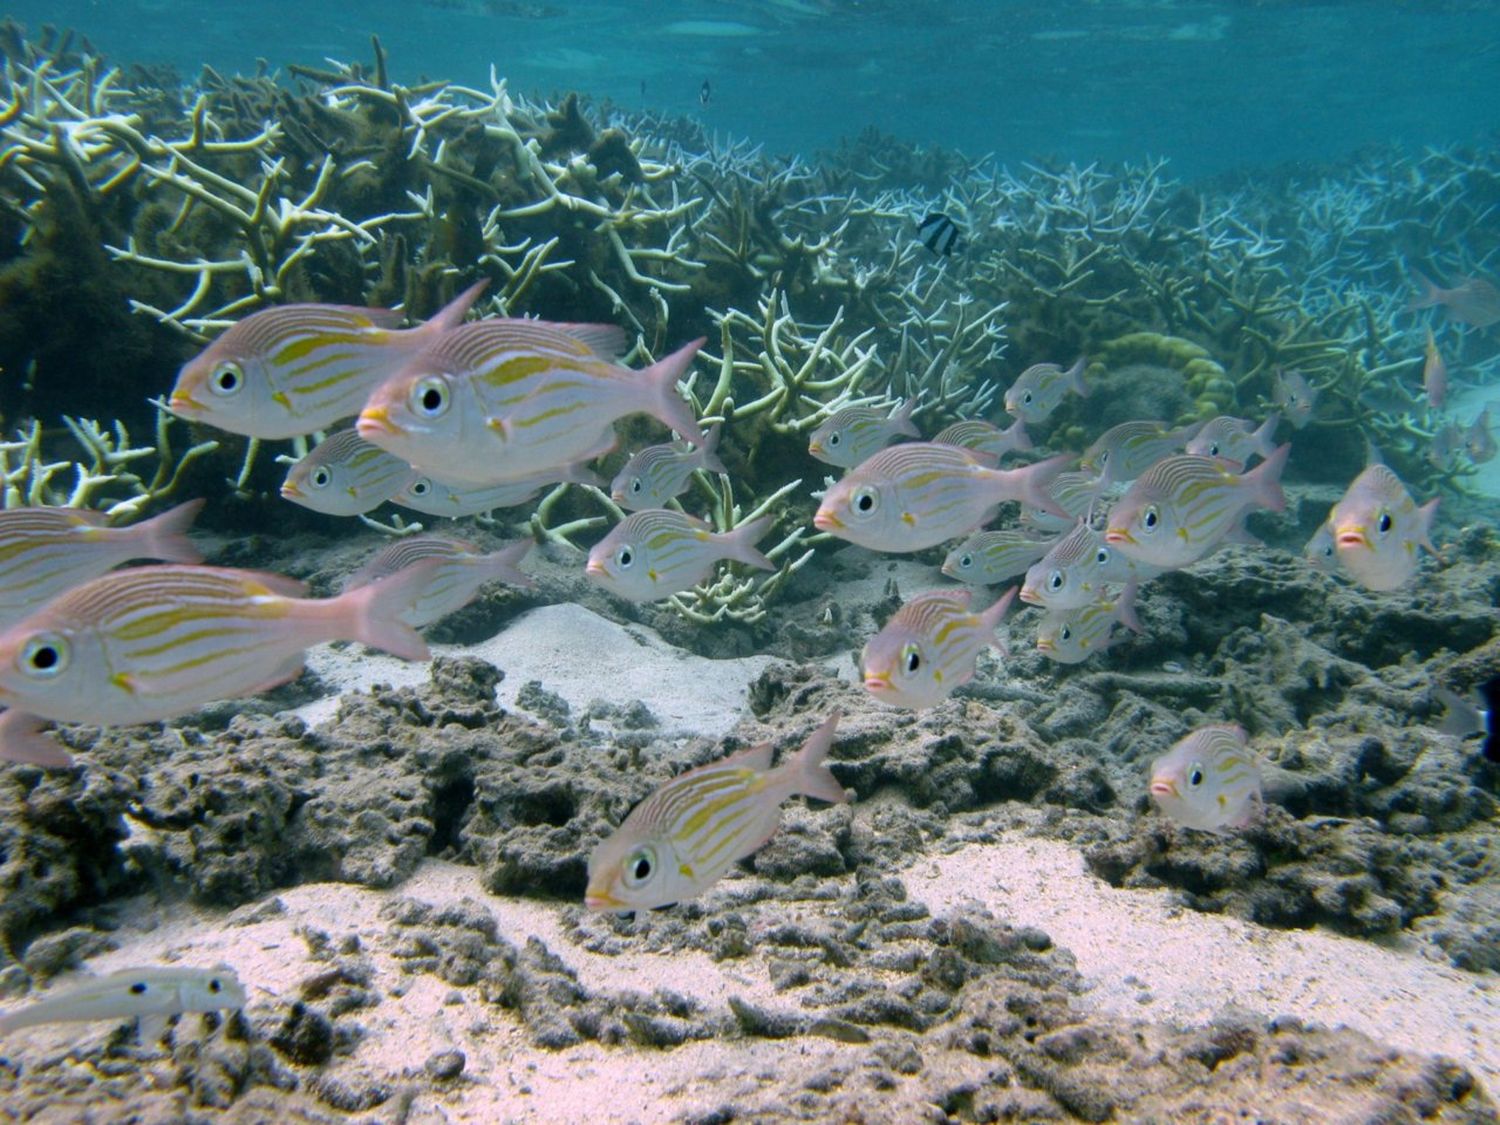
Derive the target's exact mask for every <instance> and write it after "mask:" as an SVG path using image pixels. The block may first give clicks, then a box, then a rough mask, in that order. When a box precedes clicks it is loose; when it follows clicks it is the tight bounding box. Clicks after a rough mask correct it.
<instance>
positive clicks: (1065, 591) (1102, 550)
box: [1021, 520, 1161, 610]
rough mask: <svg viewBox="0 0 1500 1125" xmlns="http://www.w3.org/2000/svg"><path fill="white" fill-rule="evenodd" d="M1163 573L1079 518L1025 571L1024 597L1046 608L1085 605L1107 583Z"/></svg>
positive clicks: (1095, 598)
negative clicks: (1116, 547) (1113, 544)
mask: <svg viewBox="0 0 1500 1125" xmlns="http://www.w3.org/2000/svg"><path fill="white" fill-rule="evenodd" d="M1160 573H1161V571H1160V570H1158V569H1157V568H1156V567H1154V566H1149V565H1147V564H1146V563H1139V562H1136V561H1135V560H1134V559H1131V558H1129V557H1127V556H1125V555H1122V554H1120V553H1119V552H1118V551H1116V550H1114V549H1113V548H1111V547H1110V546H1109V544H1108V543H1106V542H1105V541H1104V535H1103V534H1102V533H1101V532H1098V531H1095V530H1094V529H1093V528H1092V527H1090V526H1089V525H1088V524H1087V523H1085V522H1084V521H1082V520H1080V521H1079V522H1078V525H1077V526H1076V527H1075V528H1073V530H1072V531H1070V532H1068V534H1067V535H1065V536H1063V537H1062V538H1061V539H1059V540H1058V541H1057V542H1056V543H1054V544H1053V545H1052V547H1051V548H1050V549H1049V550H1048V551H1047V553H1046V554H1045V555H1044V556H1042V558H1041V559H1040V560H1039V561H1038V562H1037V563H1035V564H1034V565H1033V566H1031V567H1030V568H1029V569H1028V570H1027V571H1026V580H1025V581H1024V582H1023V583H1022V584H1021V600H1022V601H1023V602H1026V603H1027V604H1028V605H1036V606H1041V607H1042V608H1043V609H1058V610H1063V609H1082V608H1084V607H1085V606H1087V605H1090V604H1092V603H1093V602H1096V601H1098V600H1099V598H1100V597H1102V596H1103V595H1104V593H1105V587H1106V586H1109V585H1116V586H1123V585H1124V584H1125V583H1127V582H1137V583H1139V582H1144V581H1146V580H1147V579H1150V578H1155V577H1156V576H1157V575H1159V574H1160Z"/></svg>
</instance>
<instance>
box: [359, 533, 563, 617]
mask: <svg viewBox="0 0 1500 1125" xmlns="http://www.w3.org/2000/svg"><path fill="white" fill-rule="evenodd" d="M529 550H531V540H530V539H522V540H520V541H518V542H515V543H509V544H507V545H506V546H504V547H501V548H500V549H499V550H496V551H490V552H485V551H481V550H480V549H479V548H478V547H476V546H475V545H474V544H472V543H468V542H465V541H464V540H462V539H446V538H443V537H441V536H437V535H414V536H409V537H407V538H404V539H398V540H396V542H394V543H392V544H391V545H390V546H388V547H386V548H385V549H384V550H383V551H380V552H378V553H377V554H376V555H375V557H374V558H372V559H371V560H370V561H369V562H367V563H365V565H364V566H362V567H360V569H359V570H357V571H355V572H354V573H353V574H351V575H350V576H349V578H348V579H347V580H345V582H344V589H345V590H357V589H359V588H360V587H361V586H368V585H370V584H372V583H376V582H386V581H388V580H390V579H391V578H393V577H395V576H396V575H399V574H400V573H401V572H402V571H404V570H407V569H408V568H410V567H414V566H421V565H422V564H424V563H427V562H429V561H433V560H435V562H434V565H433V566H431V567H429V568H428V574H427V580H426V581H425V582H424V583H421V584H420V585H418V586H416V587H414V588H412V589H411V590H410V591H409V593H408V607H407V608H406V609H405V610H403V611H402V613H401V619H402V620H403V621H405V622H406V623H407V624H408V625H410V626H411V627H412V628H413V629H422V628H425V627H426V626H428V625H431V624H432V623H433V622H434V621H437V620H438V619H440V618H443V617H446V616H448V614H450V613H453V612H454V611H455V610H459V609H462V608H463V607H464V606H466V605H468V604H469V603H470V602H471V601H473V600H474V599H475V598H476V597H478V596H479V591H480V589H482V588H483V587H484V586H485V585H487V584H488V583H490V582H505V583H507V584H509V585H511V586H523V587H530V586H533V585H535V583H533V582H532V581H531V579H530V578H528V577H526V575H525V574H523V573H521V571H520V570H518V569H517V564H519V563H520V561H521V559H523V558H524V557H525V556H526V553H527V552H528V551H529Z"/></svg>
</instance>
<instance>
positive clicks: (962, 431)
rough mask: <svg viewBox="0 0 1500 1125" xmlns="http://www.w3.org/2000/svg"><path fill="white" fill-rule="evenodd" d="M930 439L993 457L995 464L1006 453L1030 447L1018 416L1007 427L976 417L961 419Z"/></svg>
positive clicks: (1023, 422) (1023, 421)
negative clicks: (1003, 427)
mask: <svg viewBox="0 0 1500 1125" xmlns="http://www.w3.org/2000/svg"><path fill="white" fill-rule="evenodd" d="M932 440H933V441H934V442H936V443H937V444H938V445H957V446H962V447H963V448H964V449H972V450H973V451H974V452H975V453H979V454H982V455H983V456H985V457H992V458H994V463H995V464H996V465H998V464H999V463H1000V458H1002V457H1004V456H1005V455H1006V454H1007V453H1025V452H1027V451H1028V450H1030V449H1032V448H1033V446H1032V444H1031V437H1030V435H1029V434H1027V432H1026V420H1025V419H1024V418H1017V419H1016V420H1015V421H1014V422H1012V423H1011V425H1010V428H1009V429H1006V430H1002V429H1001V428H1000V427H999V426H995V425H991V424H990V423H989V422H984V421H981V420H980V419H978V418H964V419H962V420H961V421H958V422H954V423H953V425H951V426H945V427H944V428H943V429H942V430H940V431H938V435H937V436H936V437H935V438H933V439H932Z"/></svg>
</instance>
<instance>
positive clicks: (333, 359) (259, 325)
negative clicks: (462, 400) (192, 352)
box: [167, 281, 486, 440]
mask: <svg viewBox="0 0 1500 1125" xmlns="http://www.w3.org/2000/svg"><path fill="white" fill-rule="evenodd" d="M485 284H486V283H485V282H483V281H481V282H477V283H476V284H474V285H471V286H469V288H467V289H465V290H464V291H463V292H462V293H460V294H459V295H458V296H457V297H456V298H454V299H453V301H452V302H450V303H449V304H448V305H447V306H446V307H445V308H443V309H442V310H441V311H440V312H439V313H438V314H437V315H436V316H434V317H433V318H432V319H431V320H429V321H427V323H425V324H423V325H420V326H419V327H416V328H406V329H401V328H397V327H396V325H397V324H399V323H400V322H401V313H399V312H393V311H392V310H390V309H359V308H351V307H349V306H346V305H281V306H279V307H277V308H273V309H262V310H261V311H260V312H257V313H252V314H251V315H250V316H247V317H246V318H245V319H244V320H241V321H238V322H237V323H235V324H232V325H231V326H230V327H229V328H228V329H226V330H225V332H224V334H223V335H222V336H220V337H219V338H218V339H216V340H215V341H214V342H213V343H211V344H209V345H208V347H207V348H205V349H204V350H203V351H202V352H201V353H199V355H198V356H197V357H196V358H195V359H192V360H190V361H189V362H188V363H187V365H186V366H185V367H183V369H182V371H181V373H179V374H178V376H177V385H176V386H174V387H173V388H172V397H171V399H170V400H169V401H168V403H167V407H168V409H170V410H171V411H172V413H174V414H176V415H178V416H180V417H183V418H186V419H188V420H189V421H192V422H207V423H208V424H209V425H211V426H216V427H217V428H219V429H221V430H227V431H229V432H230V433H232V434H244V435H246V436H247V437H257V438H265V439H268V440H270V439H277V438H290V437H300V436H302V435H303V434H310V433H312V432H313V431H315V430H326V429H328V428H329V427H330V426H332V425H333V424H334V423H335V422H337V421H338V420H339V419H340V418H347V417H349V416H350V415H351V414H358V413H359V409H360V407H361V406H363V405H364V402H365V399H366V398H368V397H369V395H370V392H371V391H373V390H374V389H375V388H376V387H378V386H379V385H380V384H381V383H383V382H384V381H385V380H386V379H389V378H390V377H391V376H392V375H394V374H395V373H396V372H397V371H399V370H400V369H401V368H402V367H404V366H406V364H407V363H408V362H410V361H411V360H412V358H413V357H414V356H416V355H417V354H419V353H420V352H421V351H422V349H423V348H426V347H427V346H428V345H429V344H431V343H433V342H434V341H435V340H437V339H438V338H439V337H441V336H442V335H443V333H445V332H447V331H448V330H449V329H451V328H453V327H454V326H455V325H458V324H461V323H462V322H463V319H464V314H465V313H467V312H468V311H469V306H470V305H472V304H473V303H474V301H475V299H476V298H477V297H478V296H479V294H480V292H481V291H482V290H483V289H484V287H485Z"/></svg>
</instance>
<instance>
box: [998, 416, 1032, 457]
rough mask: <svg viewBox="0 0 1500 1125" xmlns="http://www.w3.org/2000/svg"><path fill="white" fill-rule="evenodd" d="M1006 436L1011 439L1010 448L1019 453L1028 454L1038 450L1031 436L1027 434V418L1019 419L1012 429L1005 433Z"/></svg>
mask: <svg viewBox="0 0 1500 1125" xmlns="http://www.w3.org/2000/svg"><path fill="white" fill-rule="evenodd" d="M1005 436H1006V437H1008V438H1010V441H1011V446H1010V447H1011V448H1012V449H1014V450H1015V451H1016V452H1017V453H1027V452H1029V451H1030V450H1033V449H1035V448H1036V443H1035V442H1033V441H1032V440H1031V435H1030V434H1028V433H1027V432H1026V419H1025V418H1017V419H1016V420H1015V422H1014V424H1013V425H1012V426H1011V427H1010V429H1008V430H1006V431H1005Z"/></svg>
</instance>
